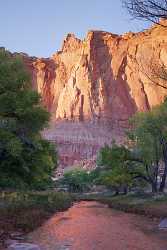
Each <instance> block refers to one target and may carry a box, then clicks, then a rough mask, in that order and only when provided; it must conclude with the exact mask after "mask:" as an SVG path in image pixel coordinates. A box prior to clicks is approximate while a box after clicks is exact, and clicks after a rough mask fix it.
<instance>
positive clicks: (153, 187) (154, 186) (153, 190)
mask: <svg viewBox="0 0 167 250" xmlns="http://www.w3.org/2000/svg"><path fill="white" fill-rule="evenodd" d="M151 186H152V193H157V191H158V190H157V183H154V182H153V183H151Z"/></svg>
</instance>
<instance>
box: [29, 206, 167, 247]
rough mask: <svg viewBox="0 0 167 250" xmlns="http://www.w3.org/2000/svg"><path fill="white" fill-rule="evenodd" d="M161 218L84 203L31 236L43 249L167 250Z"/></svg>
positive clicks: (60, 214)
mask: <svg viewBox="0 0 167 250" xmlns="http://www.w3.org/2000/svg"><path fill="white" fill-rule="evenodd" d="M158 223H159V221H152V220H151V219H147V218H145V217H142V216H138V215H134V214H126V213H123V212H118V211H115V210H112V209H110V208H108V207H107V206H106V205H103V204H100V203H98V202H80V203H77V204H75V205H74V206H73V207H71V208H70V209H69V210H68V211H65V212H63V213H58V214H56V215H54V216H53V217H52V218H51V219H50V220H48V221H47V222H46V223H45V224H44V225H43V226H42V227H40V228H39V229H37V230H36V231H34V232H33V233H31V234H30V235H29V240H30V241H32V242H33V243H36V244H38V245H39V246H40V247H41V249H42V250H167V231H159V230H158V229H157V228H158V226H157V225H158Z"/></svg>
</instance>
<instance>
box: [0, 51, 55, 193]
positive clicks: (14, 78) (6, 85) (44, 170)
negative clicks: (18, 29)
mask: <svg viewBox="0 0 167 250" xmlns="http://www.w3.org/2000/svg"><path fill="white" fill-rule="evenodd" d="M31 84H32V83H31V79H30V76H29V73H28V72H27V69H26V68H25V66H24V63H23V60H22V58H21V57H20V56H13V55H12V54H11V53H9V52H8V51H6V50H4V49H1V50H0V188H3V189H4V188H12V189H43V188H46V187H47V186H48V185H50V184H51V182H52V179H51V176H52V173H53V170H54V169H55V167H56V166H57V154H56V149H55V147H53V145H52V144H51V143H50V142H48V141H46V140H45V139H43V138H42V136H41V134H40V132H41V131H42V130H43V129H44V128H45V127H46V126H47V125H48V122H49V117H50V115H49V113H48V112H47V111H46V110H45V109H44V108H43V107H42V105H41V97H40V95H39V94H38V93H37V92H36V91H34V90H32V86H31Z"/></svg>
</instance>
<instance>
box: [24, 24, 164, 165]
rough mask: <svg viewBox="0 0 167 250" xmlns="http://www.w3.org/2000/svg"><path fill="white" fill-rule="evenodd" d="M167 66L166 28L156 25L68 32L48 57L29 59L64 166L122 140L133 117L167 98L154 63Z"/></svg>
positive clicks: (89, 156) (49, 131) (48, 135)
mask: <svg viewBox="0 0 167 250" xmlns="http://www.w3.org/2000/svg"><path fill="white" fill-rule="evenodd" d="M154 61H155V62H156V63H160V64H161V65H163V66H167V30H166V29H165V28H163V27H161V26H158V25H154V26H153V27H152V28H150V29H149V30H146V31H144V32H140V33H136V34H135V33H131V32H130V33H127V34H124V35H122V36H118V35H114V34H111V33H108V32H103V31H89V32H88V34H87V37H86V38H85V39H84V40H83V41H81V40H80V39H78V38H76V37H75V36H74V35H73V34H68V35H67V37H66V38H65V40H64V42H63V46H62V49H61V50H60V51H58V52H57V53H55V54H54V55H53V56H52V57H51V58H49V59H32V60H30V59H29V64H28V65H29V68H30V70H31V72H32V75H33V86H34V88H36V89H37V90H38V92H39V93H40V94H41V95H42V99H43V103H44V105H45V106H46V107H47V109H48V110H49V111H50V112H51V114H52V120H51V126H50V129H48V130H46V131H44V135H45V136H46V137H47V138H49V139H50V140H52V141H56V142H57V144H58V148H59V151H60V156H61V162H63V164H64V165H69V164H73V162H74V161H75V160H80V159H89V158H91V157H92V156H94V155H95V154H96V153H97V151H98V150H99V148H100V147H101V146H102V145H104V144H105V143H111V142H112V140H113V139H115V140H116V141H118V142H120V141H123V138H124V131H125V129H126V128H127V127H128V119H129V117H130V116H132V115H133V114H134V113H135V112H136V111H147V110H149V109H150V108H151V107H152V106H154V105H157V104H159V103H161V102H162V101H163V100H164V97H165V95H166V94H167V91H166V90H165V89H163V88H161V87H159V86H157V85H156V84H155V83H154V82H153V81H152V79H151V71H149V70H150V65H152V64H154Z"/></svg>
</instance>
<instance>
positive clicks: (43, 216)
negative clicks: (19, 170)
mask: <svg viewBox="0 0 167 250" xmlns="http://www.w3.org/2000/svg"><path fill="white" fill-rule="evenodd" d="M72 203H73V197H72V195H70V194H68V193H62V192H60V193H56V192H54V191H43V192H37V191H36V192H30V191H29V192H1V193H0V245H3V244H4V243H5V241H6V240H7V239H10V236H11V234H12V233H15V232H21V233H23V234H24V233H28V232H30V231H32V230H34V229H35V228H37V227H39V226H40V225H42V223H43V222H44V221H45V220H47V219H48V218H49V217H50V216H51V215H52V214H53V213H55V212H58V211H64V210H66V209H67V208H69V207H70V206H71V205H72ZM0 249H1V248H0Z"/></svg>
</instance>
